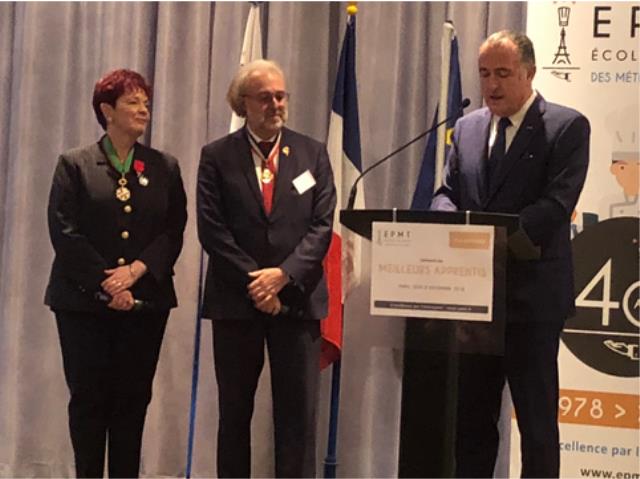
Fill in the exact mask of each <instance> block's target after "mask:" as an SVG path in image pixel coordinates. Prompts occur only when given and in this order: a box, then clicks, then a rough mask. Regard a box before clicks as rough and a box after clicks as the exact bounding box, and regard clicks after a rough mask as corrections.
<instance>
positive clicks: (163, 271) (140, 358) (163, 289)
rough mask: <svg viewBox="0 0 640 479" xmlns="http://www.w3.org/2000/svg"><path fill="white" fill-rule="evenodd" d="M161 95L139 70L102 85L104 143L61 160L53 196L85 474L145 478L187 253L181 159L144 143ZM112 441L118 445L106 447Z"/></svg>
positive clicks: (98, 106) (59, 294) (67, 358)
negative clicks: (177, 283) (152, 416)
mask: <svg viewBox="0 0 640 479" xmlns="http://www.w3.org/2000/svg"><path fill="white" fill-rule="evenodd" d="M150 97H151V87H150V86H149V85H148V84H147V82H146V81H145V79H144V78H143V77H142V76H141V75H140V74H139V73H136V72H134V71H131V70H124V69H120V70H115V71H113V72H110V73H108V74H107V75H106V76H104V77H103V78H101V79H100V80H98V82H97V83H96V85H95V89H94V92H93V109H94V111H95V114H96V117H97V119H98V122H99V123H100V125H101V126H102V128H103V129H104V130H105V132H106V133H105V135H104V136H103V137H102V138H100V140H99V141H97V142H96V143H93V144H91V145H89V146H85V147H82V148H76V149H73V150H70V151H68V152H66V153H63V154H62V155H60V158H59V160H58V164H57V166H56V170H55V173H54V177H53V184H52V187H51V193H50V197H49V208H48V219H49V233H50V236H51V242H52V244H53V248H54V250H55V259H54V262H53V266H52V270H51V276H50V279H49V285H48V286H47V292H46V298H45V303H46V304H47V305H48V306H49V307H50V308H51V309H52V310H53V312H54V313H55V317H56V322H57V325H58V333H59V336H60V344H61V347H62V357H63V363H64V372H65V378H66V381H67V385H68V387H69V391H70V393H71V399H70V401H69V429H70V432H71V442H72V444H73V450H74V455H75V465H76V474H77V476H78V477H102V476H103V473H104V461H105V450H108V468H109V477H137V476H138V474H139V467H140V449H141V442H142V431H143V427H144V420H145V415H146V410H147V406H148V404H149V402H150V401H151V389H152V383H153V377H154V374H155V370H156V364H157V362H158V355H159V352H160V345H161V343H162V337H163V335H164V330H165V326H166V322H167V318H168V316H169V310H170V309H171V308H174V307H175V306H176V305H177V301H176V294H175V290H174V286H173V265H174V263H175V262H176V260H177V258H178V255H179V253H180V250H181V249H182V236H183V232H184V228H185V224H186V220H187V213H186V197H185V192H184V187H183V185H182V178H181V176H180V169H179V167H178V162H177V160H176V159H175V158H174V157H172V156H171V155H168V154H166V153H163V152H160V151H158V150H154V149H152V148H148V147H146V146H143V145H141V144H140V143H138V142H137V139H138V138H139V137H140V136H141V135H142V134H143V133H144V131H145V128H146V127H147V124H148V123H149V119H150V113H149V101H150ZM107 444H108V448H107Z"/></svg>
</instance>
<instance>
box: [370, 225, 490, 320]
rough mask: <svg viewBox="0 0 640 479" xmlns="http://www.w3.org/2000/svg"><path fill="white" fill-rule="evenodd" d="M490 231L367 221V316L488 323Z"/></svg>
mask: <svg viewBox="0 0 640 479" xmlns="http://www.w3.org/2000/svg"><path fill="white" fill-rule="evenodd" d="M494 236H495V235H494V227H493V226H485V225H460V224H435V223H434V224H430V223H392V222H378V221H374V222H373V223H372V264H371V314H373V315H382V316H399V317H403V318H405V317H412V318H427V319H444V320H459V321H481V322H490V321H491V320H492V317H493V285H494V274H493V269H494V268H493V263H494V248H493V245H494V239H495V238H494Z"/></svg>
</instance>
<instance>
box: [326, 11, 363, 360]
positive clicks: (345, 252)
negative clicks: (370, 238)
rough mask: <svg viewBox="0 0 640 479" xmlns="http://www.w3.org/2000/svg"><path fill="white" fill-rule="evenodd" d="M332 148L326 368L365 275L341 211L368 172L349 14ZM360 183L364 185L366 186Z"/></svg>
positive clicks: (353, 26)
mask: <svg viewBox="0 0 640 479" xmlns="http://www.w3.org/2000/svg"><path fill="white" fill-rule="evenodd" d="M327 149H328V152H329V158H330V159H331V167H332V168H333V174H334V177H335V183H336V189H337V197H338V198H337V199H338V201H337V207H336V213H335V218H334V223H333V236H332V239H331V246H330V247H329V252H328V253H327V256H326V258H325V262H324V267H325V273H326V276H327V281H328V286H329V316H328V318H327V319H326V320H325V321H322V337H323V340H324V341H323V346H322V357H321V367H322V368H324V367H326V366H328V365H329V364H331V363H332V362H334V361H335V360H337V359H339V358H340V349H341V347H342V305H343V303H344V298H345V297H346V296H347V295H348V294H349V291H350V290H351V289H352V288H353V287H355V286H356V285H357V284H358V282H359V278H360V265H359V258H360V239H359V237H358V236H356V235H355V234H354V233H351V232H350V231H349V230H347V229H346V228H341V225H340V222H339V219H338V215H339V211H340V210H341V209H342V208H344V207H346V205H347V201H348V198H349V190H350V188H351V185H353V182H354V181H355V179H356V178H357V176H358V175H359V174H360V172H361V171H362V161H361V159H360V123H359V120H358V92H357V87H356V17H355V15H349V16H348V18H347V29H346V32H345V35H344V40H343V43H342V51H341V52H340V64H339V66H338V76H337V79H336V88H335V92H334V95H333V104H332V106H331V120H330V122H329V136H328V138H327ZM361 185H362V183H360V185H359V188H361ZM357 198H358V199H359V201H358V202H356V205H355V207H356V208H358V209H361V208H364V195H363V194H362V191H359V194H358V195H357Z"/></svg>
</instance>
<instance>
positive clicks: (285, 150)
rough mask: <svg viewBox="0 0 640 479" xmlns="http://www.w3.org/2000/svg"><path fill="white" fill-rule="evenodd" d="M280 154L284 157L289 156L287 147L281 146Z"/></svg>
mask: <svg viewBox="0 0 640 479" xmlns="http://www.w3.org/2000/svg"><path fill="white" fill-rule="evenodd" d="M282 153H284V155H285V156H289V147H288V146H283V147H282Z"/></svg>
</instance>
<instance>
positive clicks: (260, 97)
mask: <svg viewBox="0 0 640 479" xmlns="http://www.w3.org/2000/svg"><path fill="white" fill-rule="evenodd" d="M242 96H243V97H248V98H251V99H253V100H256V101H257V102H259V103H262V104H265V105H267V104H269V103H271V102H273V99H274V98H275V100H276V102H278V103H280V102H283V101H285V100H288V99H289V97H290V96H291V95H290V93H289V92H287V91H282V90H280V91H276V92H273V93H271V92H268V91H265V92H262V93H258V94H257V95H242Z"/></svg>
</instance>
